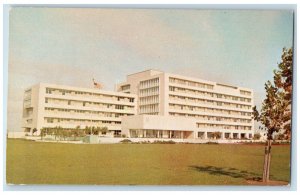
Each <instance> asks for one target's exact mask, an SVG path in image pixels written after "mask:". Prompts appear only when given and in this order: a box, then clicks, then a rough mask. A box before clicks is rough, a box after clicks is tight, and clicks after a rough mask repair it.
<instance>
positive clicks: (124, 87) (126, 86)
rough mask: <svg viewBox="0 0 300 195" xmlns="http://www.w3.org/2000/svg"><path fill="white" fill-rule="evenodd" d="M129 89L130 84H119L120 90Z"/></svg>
mask: <svg viewBox="0 0 300 195" xmlns="http://www.w3.org/2000/svg"><path fill="white" fill-rule="evenodd" d="M129 89H130V85H129V84H128V85H123V86H121V91H125V90H129Z"/></svg>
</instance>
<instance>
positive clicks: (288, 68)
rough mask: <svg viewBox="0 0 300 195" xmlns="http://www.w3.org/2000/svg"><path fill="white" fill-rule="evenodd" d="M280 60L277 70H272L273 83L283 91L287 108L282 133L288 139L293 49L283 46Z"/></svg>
mask: <svg viewBox="0 0 300 195" xmlns="http://www.w3.org/2000/svg"><path fill="white" fill-rule="evenodd" d="M281 59H282V61H281V62H280V63H279V64H278V68H279V70H274V84H275V86H276V87H277V88H278V89H280V90H281V91H282V92H283V93H284V99H285V101H286V102H287V109H286V110H285V114H284V118H283V120H284V126H283V129H284V131H285V132H284V135H286V136H285V137H287V138H288V139H290V136H291V117H292V114H291V104H292V83H293V50H292V48H290V49H286V48H283V54H282V56H281Z"/></svg>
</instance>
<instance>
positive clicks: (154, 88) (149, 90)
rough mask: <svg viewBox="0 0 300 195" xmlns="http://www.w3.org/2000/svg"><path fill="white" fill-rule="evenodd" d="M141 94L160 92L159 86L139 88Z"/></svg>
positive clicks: (150, 94)
mask: <svg viewBox="0 0 300 195" xmlns="http://www.w3.org/2000/svg"><path fill="white" fill-rule="evenodd" d="M139 94H140V96H152V95H157V94H159V87H151V88H146V89H140V90H139Z"/></svg>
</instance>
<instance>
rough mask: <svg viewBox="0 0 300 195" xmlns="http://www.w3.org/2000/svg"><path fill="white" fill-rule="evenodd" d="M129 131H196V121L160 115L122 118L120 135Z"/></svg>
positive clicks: (127, 133)
mask: <svg viewBox="0 0 300 195" xmlns="http://www.w3.org/2000/svg"><path fill="white" fill-rule="evenodd" d="M130 130H146V131H147V130H167V131H189V132H191V131H193V132H195V131H197V126H196V120H195V119H191V118H184V117H174V116H160V115H134V116H124V117H122V134H125V135H129V133H130Z"/></svg>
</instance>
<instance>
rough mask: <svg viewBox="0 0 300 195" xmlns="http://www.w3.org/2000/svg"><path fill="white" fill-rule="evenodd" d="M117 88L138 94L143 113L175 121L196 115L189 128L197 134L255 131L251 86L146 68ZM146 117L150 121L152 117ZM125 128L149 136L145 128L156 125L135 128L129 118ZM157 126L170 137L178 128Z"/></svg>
mask: <svg viewBox="0 0 300 195" xmlns="http://www.w3.org/2000/svg"><path fill="white" fill-rule="evenodd" d="M117 91H118V92H124V93H130V94H137V96H138V99H137V106H138V114H140V115H145V114H146V115H160V116H163V117H169V119H168V120H169V121H173V123H180V121H181V120H183V117H184V118H193V119H195V124H194V125H195V128H196V130H194V128H193V129H186V131H193V132H194V136H193V137H194V138H204V139H206V138H212V137H213V136H215V132H220V134H221V137H222V138H223V139H229V138H233V139H239V138H252V136H253V133H254V120H253V119H252V115H251V113H252V107H253V90H251V89H247V88H243V87H236V86H231V85H227V84H221V83H217V82H212V81H206V80H201V79H197V78H191V77H185V76H181V75H175V74H170V73H164V72H161V71H156V70H147V71H143V72H139V73H135V74H131V75H128V76H127V81H126V82H124V83H121V84H118V85H117ZM165 119H166V118H165ZM123 120H125V121H126V120H130V117H123ZM147 120H148V123H149V120H151V118H148V119H147ZM153 120H157V119H155V118H153ZM152 123H153V124H155V121H153V122H152ZM122 128H124V129H125V131H126V132H127V135H128V136H131V135H132V133H133V132H140V134H139V135H136V133H135V136H137V137H147V136H146V133H145V132H147V131H153V128H154V127H153V126H151V128H152V129H147V128H146V127H144V126H143V125H141V126H140V127H139V128H140V129H135V127H134V125H131V124H130V123H128V122H127V121H126V122H125V123H124V127H122ZM187 128H188V127H187ZM154 130H155V129H154ZM156 130H157V131H160V130H161V131H169V132H170V136H167V137H168V138H172V137H173V136H171V134H173V135H174V132H175V131H174V132H172V131H173V130H172V129H171V126H170V128H169V129H168V127H166V126H164V129H163V130H162V129H156ZM153 135H157V136H158V135H159V133H157V132H154V134H153Z"/></svg>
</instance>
